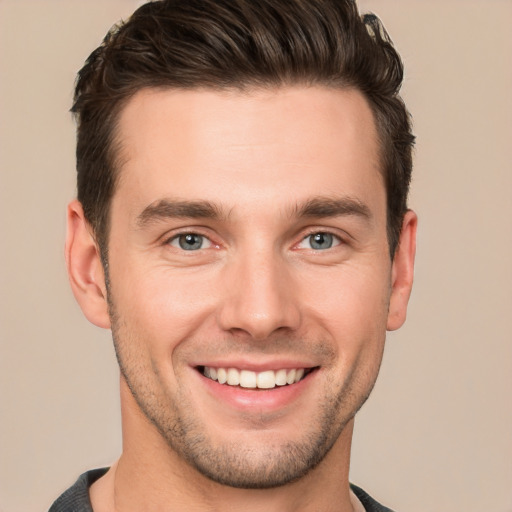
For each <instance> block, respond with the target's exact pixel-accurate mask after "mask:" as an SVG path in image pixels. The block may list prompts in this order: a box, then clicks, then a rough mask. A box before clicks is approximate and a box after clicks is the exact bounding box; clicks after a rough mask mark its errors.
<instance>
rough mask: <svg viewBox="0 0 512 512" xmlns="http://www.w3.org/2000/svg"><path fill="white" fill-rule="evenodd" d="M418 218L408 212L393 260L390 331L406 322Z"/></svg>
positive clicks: (388, 327)
mask: <svg viewBox="0 0 512 512" xmlns="http://www.w3.org/2000/svg"><path fill="white" fill-rule="evenodd" d="M417 224H418V218H417V216H416V214H415V213H414V212H413V211H412V210H408V211H407V213H406V214H405V216H404V220H403V223H402V231H401V233H400V241H399V244H398V247H397V250H396V252H395V257H394V258H393V266H392V271H391V298H390V302H389V312H388V322H387V329H388V331H394V330H396V329H399V328H400V327H401V326H402V325H403V323H404V322H405V318H406V315H407V304H408V302H409V297H410V295H411V290H412V282H413V277H414V256H415V254H416V227H417Z"/></svg>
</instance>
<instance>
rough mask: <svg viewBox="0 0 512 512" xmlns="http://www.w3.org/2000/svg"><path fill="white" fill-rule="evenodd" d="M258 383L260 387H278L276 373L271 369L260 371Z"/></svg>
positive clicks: (257, 378)
mask: <svg viewBox="0 0 512 512" xmlns="http://www.w3.org/2000/svg"><path fill="white" fill-rule="evenodd" d="M256 383H257V385H258V387H259V388H260V389H270V388H275V387H276V374H275V373H274V372H273V371H272V370H269V371H267V372H261V373H258V376H257V377H256Z"/></svg>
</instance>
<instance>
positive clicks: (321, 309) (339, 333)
mask: <svg viewBox="0 0 512 512" xmlns="http://www.w3.org/2000/svg"><path fill="white" fill-rule="evenodd" d="M383 275H384V276H385V275H386V273H385V272H378V271H377V270H375V269H372V268H371V267H367V268H364V269H361V268H355V267H352V268H351V267H349V266H345V267H344V268H340V269H337V270H336V271H334V272H331V273H330V274H329V275H326V276H325V278H324V279H322V282H321V283H320V282H319V281H318V280H316V286H311V285H310V286H308V285H306V287H305V289H304V291H303V296H304V297H305V299H304V300H305V303H307V310H308V312H309V313H308V315H307V316H308V317H310V319H312V320H314V322H316V323H317V324H320V325H322V327H323V328H324V329H325V330H326V331H327V332H328V335H329V336H330V337H331V338H332V339H333V340H334V341H335V345H336V346H337V349H338V352H339V356H340V357H343V358H353V359H355V358H356V357H358V354H360V353H362V352H369V353H376V354H378V353H379V352H380V351H382V347H381V346H382V344H383V341H384V338H385V332H386V321H387V312H388V305H389V293H390V292H389V282H388V279H387V278H383ZM310 284H312V282H311V283H310Z"/></svg>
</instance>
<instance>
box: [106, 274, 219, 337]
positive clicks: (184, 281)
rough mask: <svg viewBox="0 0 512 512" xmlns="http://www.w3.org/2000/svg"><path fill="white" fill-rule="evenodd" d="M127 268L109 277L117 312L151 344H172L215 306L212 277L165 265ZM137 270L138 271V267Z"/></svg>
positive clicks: (196, 324) (201, 320) (194, 327)
mask: <svg viewBox="0 0 512 512" xmlns="http://www.w3.org/2000/svg"><path fill="white" fill-rule="evenodd" d="M122 268H125V269H127V270H125V271H123V272H119V273H118V275H117V276H116V277H115V279H114V278H112V288H113V290H112V291H113V295H114V297H115V300H116V309H117V313H118V314H119V315H120V316H121V317H122V318H123V320H124V321H125V323H126V324H128V325H130V327H131V329H132V330H134V331H137V332H140V333H143V334H144V337H146V338H149V339H151V340H152V342H153V343H156V342H158V341H159V340H161V341H162V342H163V343H166V344H169V343H171V344H172V345H175V344H177V343H179V341H180V340H181V339H183V338H185V337H187V336H188V335H190V334H191V332H193V331H194V330H195V329H197V328H198V326H199V325H201V324H202V323H203V322H204V321H205V318H206V317H208V315H209V313H210V312H211V310H212V307H213V305H214V294H213V291H212V289H211V286H210V285H209V284H208V283H211V282H212V280H211V279H207V278H206V276H200V275H188V274H186V273H185V274H183V273H180V272H173V271H172V270H169V269H166V268H152V269H144V268H141V266H137V265H125V266H124V267H122ZM137 269H138V270H137Z"/></svg>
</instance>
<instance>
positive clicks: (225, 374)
mask: <svg viewBox="0 0 512 512" xmlns="http://www.w3.org/2000/svg"><path fill="white" fill-rule="evenodd" d="M203 374H204V376H205V377H208V378H210V379H212V380H216V381H218V382H219V383H220V384H227V385H229V386H241V387H242V388H248V389H254V388H258V389H272V388H275V387H276V386H285V385H287V384H288V385H290V384H294V383H296V382H299V381H300V380H301V379H302V378H303V377H304V374H305V369H304V368H291V369H286V368H283V369H281V370H275V371H274V370H266V371H263V372H259V373H257V372H253V371H250V370H237V369H236V368H213V367H211V366H205V367H204V369H203Z"/></svg>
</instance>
